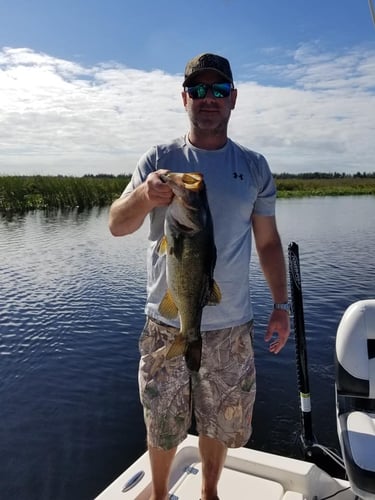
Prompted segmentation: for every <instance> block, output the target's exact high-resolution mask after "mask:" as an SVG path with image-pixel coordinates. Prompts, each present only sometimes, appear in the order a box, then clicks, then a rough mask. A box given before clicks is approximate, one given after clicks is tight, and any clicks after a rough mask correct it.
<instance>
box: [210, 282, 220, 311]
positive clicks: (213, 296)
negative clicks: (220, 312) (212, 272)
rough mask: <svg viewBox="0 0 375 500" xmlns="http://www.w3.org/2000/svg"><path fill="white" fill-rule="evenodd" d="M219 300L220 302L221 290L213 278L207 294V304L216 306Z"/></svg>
mask: <svg viewBox="0 0 375 500" xmlns="http://www.w3.org/2000/svg"><path fill="white" fill-rule="evenodd" d="M220 302H221V290H220V288H219V285H218V284H217V283H216V281H215V280H214V281H213V283H212V287H211V290H210V293H209V295H208V300H207V305H208V306H216V304H219V303H220Z"/></svg>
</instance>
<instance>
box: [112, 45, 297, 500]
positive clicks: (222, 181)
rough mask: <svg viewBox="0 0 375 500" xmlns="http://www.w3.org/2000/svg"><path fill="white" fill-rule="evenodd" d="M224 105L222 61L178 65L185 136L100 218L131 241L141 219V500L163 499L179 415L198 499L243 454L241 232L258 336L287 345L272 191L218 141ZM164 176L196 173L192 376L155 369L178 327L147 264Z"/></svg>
mask: <svg viewBox="0 0 375 500" xmlns="http://www.w3.org/2000/svg"><path fill="white" fill-rule="evenodd" d="M236 98H237V90H236V89H235V88H234V85H233V77H232V71H231V68H230V64H229V62H228V60H227V59H225V58H223V57H221V56H218V55H215V54H202V55H200V56H197V57H195V58H193V59H192V60H191V61H189V62H188V64H187V65H186V69H185V79H184V82H183V92H182V101H183V104H184V107H185V110H186V112H187V114H188V117H189V121H190V130H189V133H188V134H187V135H186V136H185V137H181V138H179V139H177V140H175V141H173V142H171V143H170V144H165V145H159V146H156V147H154V148H152V149H151V150H149V151H148V152H147V153H146V154H145V155H144V156H143V157H142V158H141V159H140V161H139V163H138V165H137V168H136V170H135V172H134V174H133V176H132V179H131V181H130V183H129V185H128V186H127V187H126V189H125V191H124V193H123V195H122V196H121V198H119V199H118V200H116V201H115V202H114V203H113V204H112V206H111V209H110V217H109V227H110V230H111V232H112V234H113V235H114V236H122V235H126V234H130V233H132V232H134V231H136V230H137V229H138V228H139V227H140V226H141V225H142V223H143V221H144V219H145V217H146V216H147V215H150V234H149V240H150V247H149V253H148V286H147V292H148V297H147V304H146V308H145V311H146V315H147V321H146V325H145V328H144V331H143V332H142V335H141V339H140V351H141V362H140V371H139V383H140V396H141V401H142V404H143V407H144V416H145V423H146V428H147V439H148V448H149V455H150V462H151V469H152V477H153V485H152V486H153V488H152V494H151V497H150V498H151V499H152V500H162V499H163V500H165V499H166V498H168V478H169V473H170V468H171V464H172V461H173V458H174V455H175V452H176V447H177V445H178V444H179V443H180V442H181V441H182V440H183V439H184V437H185V436H186V433H187V431H188V429H189V426H190V423H191V421H190V419H191V406H193V408H194V412H195V418H196V426H197V431H198V433H199V447H200V454H201V459H202V468H203V479H202V489H201V498H202V500H213V499H217V498H218V496H217V495H218V481H219V478H220V474H221V471H222V468H223V465H224V461H225V457H226V451H227V447H229V446H230V447H239V446H243V445H244V444H246V442H247V441H248V439H249V438H250V434H251V418H252V410H253V405H254V399H255V367H254V354H253V348H252V320H253V313H252V307H251V301H250V298H249V261H250V254H251V233H252V232H253V234H254V238H255V243H256V248H257V252H258V254H259V260H260V264H261V267H262V270H263V273H264V275H265V277H266V280H267V282H268V285H269V288H270V291H271V294H272V298H273V301H274V309H273V310H272V312H271V316H270V319H269V324H268V329H267V332H266V334H265V341H266V342H270V346H269V350H270V352H272V353H274V354H277V353H279V352H280V350H281V349H282V348H283V347H284V345H285V343H286V341H287V339H288V336H289V329H290V326H289V309H288V307H289V306H288V292H287V278H286V269H285V262H284V256H283V250H282V246H281V242H280V237H279V234H278V231H277V226H276V220H275V197H276V193H275V185H274V182H273V178H272V175H271V172H270V169H269V167H268V165H267V162H266V160H265V159H264V158H263V157H262V156H261V155H259V154H257V153H255V152H253V151H250V150H248V149H247V148H244V147H243V146H240V145H238V144H236V143H234V142H233V141H231V140H230V139H229V138H228V136H227V127H228V121H229V118H230V115H231V111H232V110H233V109H234V107H235V104H236ZM168 171H175V172H194V171H195V172H201V173H203V175H204V180H205V183H206V186H207V196H208V201H209V205H210V210H211V214H212V218H213V224H214V235H215V244H216V247H217V262H216V267H215V275H214V278H215V281H216V282H217V284H218V286H219V287H220V289H221V294H222V300H221V302H220V304H218V305H216V306H212V307H211V306H207V307H205V308H204V309H203V316H202V323H201V332H202V360H201V367H200V369H199V371H198V372H190V371H189V370H188V368H187V367H186V363H185V360H184V357H183V356H179V357H178V358H173V359H168V360H167V359H165V358H166V357H165V353H166V351H167V347H169V345H170V344H171V342H172V341H173V338H174V336H175V335H176V332H178V329H176V327H178V324H175V323H174V322H173V321H171V320H168V319H166V318H163V317H162V316H161V314H160V312H159V309H158V306H159V304H160V302H161V300H162V298H163V296H164V294H165V291H166V270H165V256H161V255H159V253H158V250H157V247H158V242H159V241H160V239H161V238H162V236H163V231H164V230H163V225H164V217H165V212H166V207H167V206H168V204H169V203H170V202H171V200H172V196H173V195H172V192H171V190H170V188H169V187H168V185H167V184H166V183H164V182H162V180H161V179H160V174H165V173H167V172H168ZM274 334H275V335H276V337H275V339H274V340H272V339H273V336H274ZM191 402H193V403H191Z"/></svg>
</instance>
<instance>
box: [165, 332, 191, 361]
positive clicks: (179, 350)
mask: <svg viewBox="0 0 375 500" xmlns="http://www.w3.org/2000/svg"><path fill="white" fill-rule="evenodd" d="M185 352H186V338H185V336H184V335H182V334H181V333H180V334H178V335H177V337H176V338H175V340H174V342H173V344H172V345H171V347H170V348H169V350H168V352H167V355H166V358H167V359H171V358H176V357H177V356H182V355H183V354H185Z"/></svg>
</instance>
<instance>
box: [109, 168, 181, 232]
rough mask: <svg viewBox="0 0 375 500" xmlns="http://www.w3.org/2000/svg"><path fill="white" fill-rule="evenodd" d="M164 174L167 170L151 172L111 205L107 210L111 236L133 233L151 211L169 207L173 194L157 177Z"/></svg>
mask: <svg viewBox="0 0 375 500" xmlns="http://www.w3.org/2000/svg"><path fill="white" fill-rule="evenodd" d="M166 172H167V170H158V171H157V172H152V173H151V174H149V175H148V176H147V178H146V180H145V181H144V182H143V183H142V184H140V185H139V186H137V187H136V188H135V189H134V191H132V192H131V193H129V194H128V195H126V196H124V197H122V198H118V199H117V200H115V201H114V202H113V203H112V205H111V208H110V210H109V230H110V231H111V233H112V234H113V236H125V235H126V234H131V233H134V231H136V230H137V229H139V228H140V227H141V225H142V224H143V221H144V219H145V217H146V215H147V214H148V213H149V212H151V210H153V209H154V208H155V207H161V206H166V205H169V203H170V202H171V200H172V196H173V193H172V191H171V189H170V188H169V187H168V186H167V184H165V183H164V182H162V181H161V179H160V177H159V175H160V174H161V173H166Z"/></svg>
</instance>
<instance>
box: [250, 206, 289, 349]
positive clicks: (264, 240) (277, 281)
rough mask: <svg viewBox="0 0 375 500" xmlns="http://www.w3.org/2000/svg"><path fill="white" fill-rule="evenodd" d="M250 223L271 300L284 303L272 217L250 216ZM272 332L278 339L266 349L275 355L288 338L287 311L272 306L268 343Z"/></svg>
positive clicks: (280, 261)
mask: <svg viewBox="0 0 375 500" xmlns="http://www.w3.org/2000/svg"><path fill="white" fill-rule="evenodd" d="M252 225H253V233H254V238H255V244H256V248H257V252H258V256H259V262H260V265H261V267H262V271H263V274H264V276H265V278H266V280H267V283H268V286H269V288H270V291H271V295H272V298H273V301H274V302H276V303H284V302H288V281H287V273H286V265H285V259H284V254H283V249H282V245H281V240H280V236H279V233H278V231H277V226H276V219H275V217H270V216H261V215H253V219H252ZM275 333H276V334H277V337H278V338H277V339H276V340H275V341H273V342H272V343H271V344H270V351H271V352H273V353H275V354H277V353H278V352H280V351H281V349H282V348H283V347H284V345H285V344H286V342H287V340H288V337H289V333H290V320H289V313H288V311H282V310H276V309H274V310H273V311H272V313H271V316H270V319H269V322H268V328H267V332H266V335H265V341H266V342H269V341H270V340H271V339H272V337H273V335H274V334H275Z"/></svg>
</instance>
